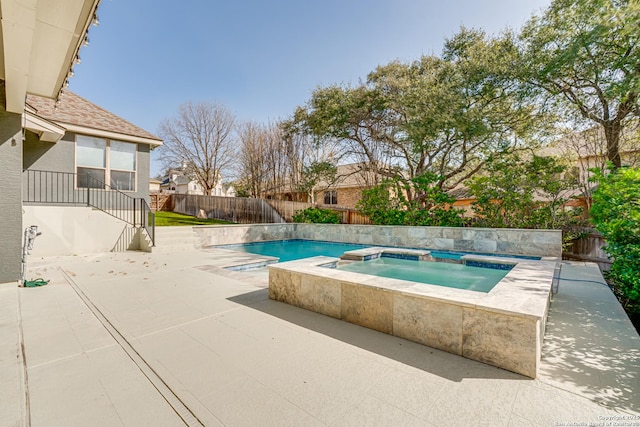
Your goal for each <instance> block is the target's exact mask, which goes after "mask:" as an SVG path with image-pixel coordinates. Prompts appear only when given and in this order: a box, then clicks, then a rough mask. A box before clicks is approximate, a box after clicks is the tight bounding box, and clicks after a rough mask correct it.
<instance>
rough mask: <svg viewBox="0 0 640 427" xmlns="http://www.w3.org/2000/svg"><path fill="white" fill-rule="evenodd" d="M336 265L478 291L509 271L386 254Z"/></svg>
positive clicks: (355, 270) (393, 277) (488, 289)
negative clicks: (391, 256)
mask: <svg viewBox="0 0 640 427" xmlns="http://www.w3.org/2000/svg"><path fill="white" fill-rule="evenodd" d="M338 269H339V270H344V271H352V272H355V273H363V274H370V275H373V276H380V277H389V278H392V279H400V280H407V281H410V282H418V283H426V284H430V285H438V286H446V287H449V288H458V289H467V290H470V291H478V292H489V291H490V290H491V289H493V287H494V286H495V285H496V284H497V283H498V282H499V281H500V280H502V279H503V278H504V276H506V275H507V273H508V272H509V271H508V270H504V269H494V268H482V267H470V266H466V265H462V264H451V263H445V262H429V261H412V260H407V259H397V258H388V257H381V258H377V259H374V260H371V261H363V262H353V263H349V264H344V265H341V266H339V267H338Z"/></svg>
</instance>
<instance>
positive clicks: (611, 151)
mask: <svg viewBox="0 0 640 427" xmlns="http://www.w3.org/2000/svg"><path fill="white" fill-rule="evenodd" d="M603 127H604V137H605V139H606V140H607V160H609V161H610V162H611V163H613V167H614V168H616V169H617V168H619V167H620V166H622V161H621V159H620V145H619V143H620V133H622V127H621V126H620V122H619V121H617V120H615V121H609V122H606V123H604V124H603Z"/></svg>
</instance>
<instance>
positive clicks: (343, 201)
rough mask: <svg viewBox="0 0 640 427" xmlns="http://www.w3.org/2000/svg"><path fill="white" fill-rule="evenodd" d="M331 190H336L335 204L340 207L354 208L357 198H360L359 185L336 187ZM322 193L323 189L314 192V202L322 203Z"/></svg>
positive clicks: (360, 190) (360, 189)
mask: <svg viewBox="0 0 640 427" xmlns="http://www.w3.org/2000/svg"><path fill="white" fill-rule="evenodd" d="M330 190H331V189H330ZM330 190H326V191H330ZM332 190H333V191H337V195H338V203H337V204H336V206H340V207H342V208H355V207H356V203H358V200H360V199H361V198H362V188H361V187H351V188H338V189H332ZM324 193H325V192H324V191H318V192H317V193H316V203H318V204H319V205H323V204H324Z"/></svg>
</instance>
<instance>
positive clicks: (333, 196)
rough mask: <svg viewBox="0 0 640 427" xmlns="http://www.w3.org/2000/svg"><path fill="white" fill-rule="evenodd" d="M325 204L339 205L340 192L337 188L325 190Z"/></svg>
mask: <svg viewBox="0 0 640 427" xmlns="http://www.w3.org/2000/svg"><path fill="white" fill-rule="evenodd" d="M324 204H325V205H337V204H338V192H337V191H336V190H330V191H325V192H324Z"/></svg>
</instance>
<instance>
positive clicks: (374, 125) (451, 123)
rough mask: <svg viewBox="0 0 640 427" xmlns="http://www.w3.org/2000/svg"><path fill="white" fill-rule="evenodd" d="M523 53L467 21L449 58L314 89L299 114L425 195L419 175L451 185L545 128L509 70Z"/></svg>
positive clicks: (308, 125)
mask: <svg viewBox="0 0 640 427" xmlns="http://www.w3.org/2000/svg"><path fill="white" fill-rule="evenodd" d="M515 58H516V50H515V49H514V43H513V41H512V40H510V39H508V38H507V37H505V38H499V39H489V38H487V37H486V35H485V34H484V33H483V32H481V31H475V30H467V29H462V30H461V31H460V33H459V34H457V35H456V36H454V37H453V38H452V39H450V40H448V41H447V43H446V45H445V49H444V51H443V54H442V56H441V57H437V56H423V57H422V58H420V59H419V60H417V61H414V62H412V63H402V62H392V63H390V64H387V65H384V66H380V67H378V68H377V69H376V70H375V71H373V72H372V73H370V74H369V76H368V78H367V81H366V82H364V83H362V84H361V85H359V86H357V87H350V86H339V85H334V86H329V87H325V88H319V89H317V90H316V91H314V92H313V94H312V97H311V99H310V101H309V102H308V104H307V105H306V107H305V108H300V109H298V111H297V113H296V118H297V120H298V122H300V123H303V124H304V126H303V128H304V129H306V130H307V131H308V132H310V133H311V134H313V135H315V136H316V137H319V138H326V139H331V140H338V141H340V142H341V143H342V148H343V150H344V153H343V155H346V156H349V157H352V158H354V157H355V158H357V159H358V160H360V161H364V162H366V163H367V164H368V166H369V167H370V168H371V169H372V170H374V171H376V172H377V173H379V174H380V175H381V176H384V177H386V178H389V179H392V180H394V181H395V182H396V183H398V184H399V185H401V186H403V190H402V191H403V193H404V194H405V195H406V197H407V198H408V200H410V201H412V200H414V199H418V200H419V199H420V198H423V197H424V196H425V195H424V194H422V192H423V190H424V187H422V186H416V185H415V181H414V178H416V177H419V176H424V175H425V174H433V176H437V177H438V180H437V181H435V182H433V183H432V184H431V185H432V186H437V187H438V188H440V189H443V190H446V189H450V188H453V187H455V186H456V185H458V184H459V183H461V182H462V181H464V180H465V179H467V178H469V177H470V176H473V175H474V174H475V173H477V172H478V171H479V170H480V169H481V167H482V165H483V164H484V162H485V161H486V159H487V158H488V156H489V155H490V154H491V153H494V152H500V151H508V150H511V149H513V148H516V147H520V146H522V145H527V144H528V143H529V142H530V141H529V137H530V136H531V135H532V134H533V133H534V131H535V130H536V129H537V123H538V122H537V121H536V116H535V115H534V114H533V113H534V110H533V108H531V107H530V106H528V105H526V104H523V103H522V102H520V101H521V100H520V98H518V96H517V94H518V91H517V90H516V89H518V88H517V84H515V83H514V80H509V79H507V78H505V76H506V74H505V73H504V72H503V68H504V67H505V66H506V65H505V62H506V63H512V62H513V61H514V60H515Z"/></svg>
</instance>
